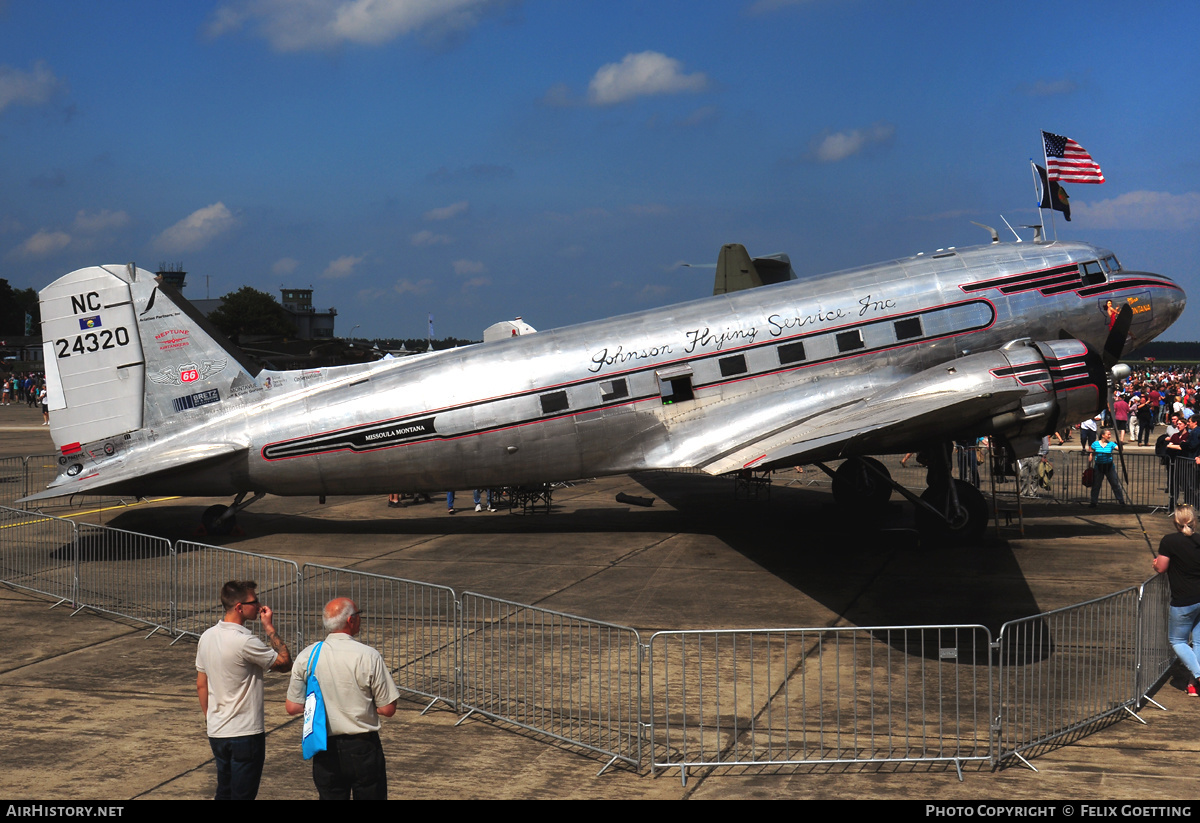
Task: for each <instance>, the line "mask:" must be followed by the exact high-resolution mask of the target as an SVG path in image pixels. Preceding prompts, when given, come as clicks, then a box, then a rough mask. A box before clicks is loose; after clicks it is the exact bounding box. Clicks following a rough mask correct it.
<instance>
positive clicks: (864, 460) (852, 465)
mask: <svg viewBox="0 0 1200 823" xmlns="http://www.w3.org/2000/svg"><path fill="white" fill-rule="evenodd" d="M868 465H870V466H871V467H872V468H873V469H874V471H872V469H871V468H867V466H868ZM881 475H882V476H881ZM891 478H892V475H891V473H890V472H888V470H887V467H886V466H884V465H883V464H882V463H880V462H879V461H878V460H876V459H875V458H874V457H851V458H848V459H847V460H845V461H844V462H843V463H842V465H840V466H838V467H837V469H836V470H835V471H834V473H833V499H834V500H836V501H837V502H838V503H840V504H842V505H844V506H849V505H851V504H855V503H867V504H868V505H876V506H878V505H882V504H884V503H886V502H888V500H890V499H891V497H892V485H891V483H890V482H888V481H890V480H891Z"/></svg>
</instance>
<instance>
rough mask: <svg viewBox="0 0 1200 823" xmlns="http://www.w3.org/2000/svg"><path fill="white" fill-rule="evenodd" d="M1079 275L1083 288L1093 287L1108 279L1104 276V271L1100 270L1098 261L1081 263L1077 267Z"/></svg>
mask: <svg viewBox="0 0 1200 823" xmlns="http://www.w3.org/2000/svg"><path fill="white" fill-rule="evenodd" d="M1079 274H1080V279H1081V280H1082V281H1083V285H1085V286H1095V285H1097V284H1099V283H1103V282H1105V281H1106V280H1107V279H1108V278H1107V277H1105V275H1104V269H1103V268H1101V266H1100V261H1099V260H1089V261H1088V262H1086V263H1081V264H1080V265H1079Z"/></svg>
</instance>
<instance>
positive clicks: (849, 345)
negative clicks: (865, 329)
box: [837, 329, 867, 352]
mask: <svg viewBox="0 0 1200 823" xmlns="http://www.w3.org/2000/svg"><path fill="white" fill-rule="evenodd" d="M837 344H838V351H839V352H847V351H854V350H855V349H861V348H863V347H865V346H866V345H867V344H866V343H864V342H863V336H862V330H861V329H851V330H850V331H844V332H839V333H838V336H837Z"/></svg>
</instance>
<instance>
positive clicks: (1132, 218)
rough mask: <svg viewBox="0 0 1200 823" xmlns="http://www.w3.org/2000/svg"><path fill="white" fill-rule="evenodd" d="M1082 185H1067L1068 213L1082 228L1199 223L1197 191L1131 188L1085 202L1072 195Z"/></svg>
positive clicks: (1199, 195) (1192, 225) (1191, 225)
mask: <svg viewBox="0 0 1200 823" xmlns="http://www.w3.org/2000/svg"><path fill="white" fill-rule="evenodd" d="M1082 189H1087V190H1089V192H1090V190H1091V187H1090V186H1074V187H1072V188H1071V189H1070V191H1071V193H1072V195H1073V196H1072V198H1071V217H1072V218H1073V219H1074V220H1075V221H1076V222H1077V223H1079V224H1080V225H1082V226H1084V227H1086V228H1096V229H1173V230H1178V229H1191V228H1195V227H1197V226H1200V192H1194V191H1189V192H1186V193H1185V194H1171V193H1170V192H1165V191H1131V192H1126V193H1125V194H1122V195H1119V196H1117V197H1113V198H1111V199H1109V200H1100V201H1098V202H1096V203H1085V202H1082V200H1078V199H1076V198H1078V197H1079V195H1080V193H1081V191H1080V190H1082Z"/></svg>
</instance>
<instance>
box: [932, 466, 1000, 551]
mask: <svg viewBox="0 0 1200 823" xmlns="http://www.w3.org/2000/svg"><path fill="white" fill-rule="evenodd" d="M954 490H955V492H956V493H957V495H958V505H959V510H958V513H957V515H956V516H952V517H951V518H950V522H949V523H947V522H946V520H945V518H943V517H940V516H938V515H936V514H934V513H933V512H930V511H928V510H927V509H925V508H923V507H921V506H918V507H917V510H916V521H917V530H918V531H919V532H921V535H922V536H923V537H926V538H928V539H931V540H935V541H938V542H949V543H960V544H961V543H977V542H979V540H980V539H981V538H982V537H983V533H984V531H985V530H986V529H987V524H988V516H989V513H988V504H987V498H985V497H984V496H983V493H982V492H980V491H979V489H977V488H975V487H974V486H972V485H971V484H970V483H967V482H965V481H962V480H955V481H954ZM921 499H922V500H924V501H925V502H926V503H928V504H929V505H931V506H933V507H934V508H935V509H937V510H938V511H939V512H945V511H946V509H947V508H948V507H949V505H950V489H949V487H948V486H947V487H934V486H930V487H929V488H928V489H926V490H925V491H923V492H922V493H921Z"/></svg>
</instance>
